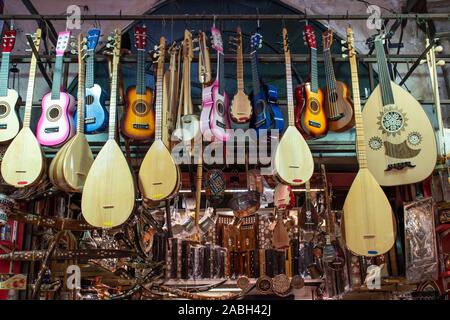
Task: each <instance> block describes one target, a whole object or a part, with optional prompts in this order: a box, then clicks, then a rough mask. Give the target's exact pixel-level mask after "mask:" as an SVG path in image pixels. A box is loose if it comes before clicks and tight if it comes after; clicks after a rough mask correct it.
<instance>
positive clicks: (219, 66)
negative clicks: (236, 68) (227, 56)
mask: <svg viewBox="0 0 450 320" xmlns="http://www.w3.org/2000/svg"><path fill="white" fill-rule="evenodd" d="M223 66H224V56H223V52H220V51H217V81H218V82H219V94H220V95H223V94H224V91H225V73H224V70H223Z"/></svg>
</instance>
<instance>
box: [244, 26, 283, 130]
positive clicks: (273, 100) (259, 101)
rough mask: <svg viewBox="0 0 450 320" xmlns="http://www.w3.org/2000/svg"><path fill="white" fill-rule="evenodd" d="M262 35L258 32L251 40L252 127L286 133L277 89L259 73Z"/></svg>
mask: <svg viewBox="0 0 450 320" xmlns="http://www.w3.org/2000/svg"><path fill="white" fill-rule="evenodd" d="M262 40H263V38H262V35H261V34H260V33H258V32H256V33H254V34H252V36H251V38H250V47H251V49H250V50H251V53H250V58H251V65H252V88H253V92H252V95H253V116H252V126H253V127H254V128H255V129H256V130H257V131H258V132H259V130H268V129H277V130H278V131H279V132H280V133H282V132H283V131H284V119H283V114H282V113H281V110H280V107H279V106H278V105H277V100H278V91H277V88H276V87H274V86H272V85H269V84H265V83H264V82H263V81H262V80H261V79H260V77H259V73H258V55H257V52H258V50H259V49H260V48H262V43H263V41H262Z"/></svg>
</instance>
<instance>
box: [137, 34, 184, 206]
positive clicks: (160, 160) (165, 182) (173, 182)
mask: <svg viewBox="0 0 450 320" xmlns="http://www.w3.org/2000/svg"><path fill="white" fill-rule="evenodd" d="M165 47H166V40H165V38H164V37H161V38H160V43H159V47H158V50H157V51H156V52H155V55H154V57H155V58H157V59H158V67H157V72H156V74H157V79H156V102H155V108H156V130H155V141H154V142H153V143H152V145H151V146H150V149H149V150H148V151H147V154H146V155H145V157H144V160H142V163H141V167H140V169H139V189H140V191H141V193H142V196H143V197H144V198H145V199H147V200H150V201H160V200H164V199H167V198H170V197H171V196H173V195H174V194H175V193H177V192H178V188H179V186H180V184H179V170H178V166H177V164H176V163H175V160H174V159H173V157H172V154H171V153H170V151H169V150H168V149H167V146H166V145H165V144H164V142H163V141H162V140H161V136H162V129H163V128H162V97H163V92H162V87H163V75H164V55H165Z"/></svg>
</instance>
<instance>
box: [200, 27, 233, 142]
mask: <svg viewBox="0 0 450 320" xmlns="http://www.w3.org/2000/svg"><path fill="white" fill-rule="evenodd" d="M211 33H212V46H213V48H214V49H216V51H217V71H216V79H215V80H214V82H213V83H212V84H211V85H210V86H208V87H205V88H203V92H202V97H203V99H202V113H201V114H200V129H201V131H202V133H203V134H204V135H205V134H206V135H207V133H208V132H211V133H212V134H213V135H214V137H215V138H216V139H218V140H221V141H227V140H228V138H229V137H230V134H231V130H230V129H231V125H230V116H229V111H228V109H229V105H230V102H229V99H228V96H227V94H226V92H225V77H224V70H223V68H224V55H223V45H222V36H221V35H220V31H219V30H218V29H217V28H216V27H215V26H213V27H212V28H211Z"/></svg>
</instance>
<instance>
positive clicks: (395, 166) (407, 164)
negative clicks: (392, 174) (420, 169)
mask: <svg viewBox="0 0 450 320" xmlns="http://www.w3.org/2000/svg"><path fill="white" fill-rule="evenodd" d="M415 166H416V165H415V164H412V163H411V161H406V162H398V163H392V164H389V165H388V166H387V168H386V169H385V170H384V171H386V172H387V171H391V170H402V169H405V168H414V167H415Z"/></svg>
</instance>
